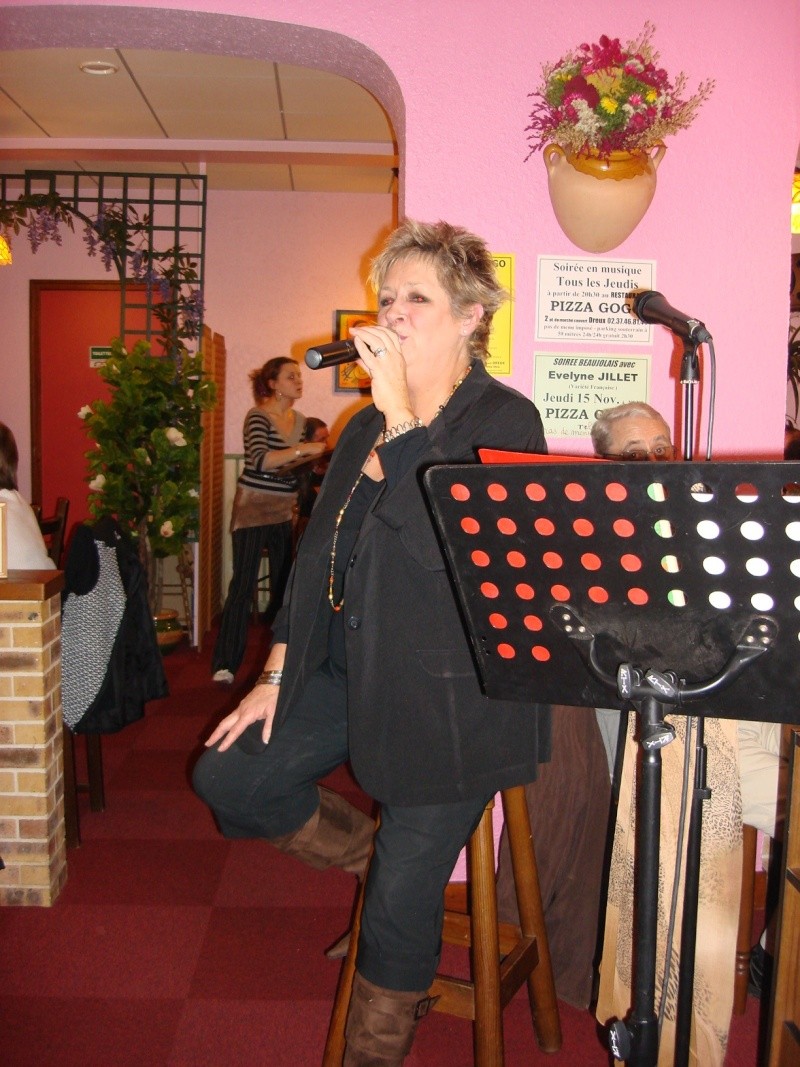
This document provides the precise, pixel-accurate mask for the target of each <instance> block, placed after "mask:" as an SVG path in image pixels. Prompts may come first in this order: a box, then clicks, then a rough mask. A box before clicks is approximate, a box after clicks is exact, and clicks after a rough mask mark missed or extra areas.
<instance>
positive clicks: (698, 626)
mask: <svg viewBox="0 0 800 1067" xmlns="http://www.w3.org/2000/svg"><path fill="white" fill-rule="evenodd" d="M537 458H538V457H535V456H531V461H532V462H531V464H530V465H517V464H512V465H497V466H483V467H482V466H479V465H476V464H470V465H459V466H441V467H434V468H431V469H429V470H428V471H426V473H425V475H424V485H425V488H426V491H427V494H428V497H429V500H430V503H431V507H432V511H433V515H434V518H435V521H436V524H437V526H438V528H439V531H440V533H441V537H442V541H443V547H444V552H445V556H446V559H447V561H448V563H449V566H450V570H451V576H452V578H453V582H454V585H455V588H456V591H457V594H458V599H459V601H460V604H461V608H462V611H463V615H464V619H465V623H466V629H467V632H468V635H469V638H470V641H471V644H472V648H473V652H474V655H475V660H476V664H477V668H478V672H479V675H480V678H481V681H482V684H483V688H484V691H485V692H486V694H487V695H488V696H489V697H491V698H496V699H512V700H535V701H541V702H550V703H559V704H561V703H563V704H578V705H585V706H588V707H596V706H609V705H613V706H615V707H619V708H628V707H630V706H631V705H633V707H634V709H635V710H636V713H637V716H638V719H639V726H640V729H639V734H640V738H641V740H640V744H641V745H642V749H643V760H642V768H641V784H640V787H639V789H638V791H637V838H636V855H637V859H636V873H635V888H634V895H635V902H636V903H635V912H636V923H635V930H634V939H633V945H634V982H633V1005H632V1010H631V1013H630V1015H629V1017H628V1019H627V1021H626V1022H623V1023H620V1024H618V1025H617V1027H616V1028H615V1029H613V1030H612V1034H611V1043H612V1051H613V1052H614V1053H615V1055H617V1056H618V1058H621V1057H623V1056H624V1057H625V1058H627V1059H628V1061H629V1062H630V1063H631V1064H635V1065H638V1067H642V1065H644V1067H651V1065H652V1067H654V1065H655V1064H656V1063H657V1059H658V1029H657V1019H656V1016H655V1011H654V1000H655V965H656V960H655V952H656V932H657V911H656V903H657V890H658V860H659V830H660V777H661V756H660V749H661V747H662V746H663V745H664V744H666V743H668V742H669V741H670V740H671V738H672V734H671V730H672V728H671V726H670V724H669V723H665V721H664V715H665V714H666V713H670V712H677V713H679V714H684V715H690V714H691V715H713V716H717V717H721V718H734V719H753V720H766V721H774V722H795V721H800V713H799V712H798V710H797V708H796V707H793V706H790V704H789V701H788V700H787V691H791V690H792V688H793V686H795V685H796V684H797V680H798V679H797V676H798V659H800V657H798V654H797V653H798V645H800V639H799V637H800V463H735V464H734V463H724V464H712V463H708V462H704V463H691V462H683V463H641V464H630V463H597V464H587V463H577V462H576V463H573V464H570V463H567V464H563V463H560V464H548V463H546V462H544V463H537V462H535V461H536V460H537ZM695 703H699V704H700V705H701V706H700V707H694V706H693V705H694V704H695ZM687 880H688V872H687ZM687 906H691V901H687ZM695 910H696V902H695ZM694 921H695V920H694V919H693V917H692V916H691V915H689V916H688V919H686V920H685V925H684V934H685V936H684V943H682V953H681V956H682V958H681V976H680V986H679V1018H678V1020H676V1027H678V1028H680V1029H681V1030H684V1031H685V1032H686V1034H687V1042H686V1049H687V1051H688V1029H689V1022H690V1014H691V1005H692V992H691V987H692V983H693V978H694V933H695V926H694ZM687 927H688V933H687ZM687 939H690V942H691V943H686V942H687ZM684 949H685V954H686V958H685V959H684ZM687 990H688V991H687ZM681 1002H682V1003H683V1012H682V1013H681V1010H680V1009H681ZM678 1048H679V1043H678V1042H676V1061H678V1062H680V1061H679V1060H678V1055H679V1054H678Z"/></svg>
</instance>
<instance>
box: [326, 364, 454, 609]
mask: <svg viewBox="0 0 800 1067" xmlns="http://www.w3.org/2000/svg"><path fill="white" fill-rule="evenodd" d="M471 370H472V364H471V363H470V364H469V366H468V367H467V369H466V370H465V371H464V373H463V374H462V375H461V377H460V378H459V379H458V380H457V381H456V383H455V385H454V386H453V388H452V389H451V390H450V393H449V395H448V396H447V399H446V400H445V401H444V403H442V404H440V405H439V408H438V410H437V412H436V414H435V415H434V416H433V418H434V419H435V418H437V417H438V416H439V415H441V413H442V412H443V411H444V409H445V408H446V407H447V405H448V404H449V403H450V400H451V399H452V397H453V393H454V392H455V391H456V389H458V387H459V386H460V385H461V384H462V383H463V381H464V379H465V378H466V376H467V375H468V374H469V372H470V371H471ZM431 422H433V419H431ZM373 451H374V450H373ZM371 455H372V452H370V456H371ZM368 458H369V457H368ZM363 477H364V468H363V467H362V468H361V470H360V471H359V472H358V477H357V478H356V480H355V481H354V482H353V486H352V488H351V490H350V492H349V493H348V494H347V496H346V498H345V501H344V503H343V504H342V506H341V507H340V508H339V510H338V512H337V513H336V522H335V524H334V527H333V541H332V543H331V555H330V569H329V571H328V603H329V604H330V606H331V608H332V609H333V610H334V611H341V610H342V607H343V606H344V594H342V598H341V600H340V601H339V603H338V604H337V603H336V600H335V599H334V596H333V587H334V583H335V580H336V545H337V543H338V541H339V528H340V526H341V525H342V519H343V518H344V513H345V512H346V511H347V509H348V507H349V505H350V501H351V500H352V499H353V494H354V493H355V491H356V489H358V487H359V485H360V484H361V479H362V478H363Z"/></svg>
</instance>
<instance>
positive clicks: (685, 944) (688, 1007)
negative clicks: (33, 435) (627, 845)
mask: <svg viewBox="0 0 800 1067" xmlns="http://www.w3.org/2000/svg"><path fill="white" fill-rule="evenodd" d="M698 347H699V344H698V342H697V341H695V340H693V339H688V340H684V342H683V358H682V360H681V377H680V382H681V386H682V389H683V459H684V461H688V460H691V459H692V457H693V454H694V437H695V427H694V420H695V407H694V390H695V389H696V387H697V385H698V383H699V381H700V369H699V360H698V357H697V349H698ZM689 722H690V720H687V736H688V727H689ZM707 759H708V755H707V750H706V746H705V719H704V717H703V715H702V714H700V715H698V716H697V717H696V733H695V762H694V781H693V786H692V803H691V815H690V818H689V836H688V841H687V845H686V873H685V880H684V888H683V916H682V920H681V951H680V966H679V971H678V999H677V1005H676V1011H675V1060H674V1062H675V1065H676V1067H683V1065H685V1064H687V1063H688V1062H689V1041H690V1036H691V1029H692V1003H693V999H694V972H695V956H696V942H697V910H698V896H699V890H700V846H701V838H702V828H703V801H704V800H706V799H708V798H709V797H710V796H711V791H710V790H709V789H708V787H707V782H706V767H707Z"/></svg>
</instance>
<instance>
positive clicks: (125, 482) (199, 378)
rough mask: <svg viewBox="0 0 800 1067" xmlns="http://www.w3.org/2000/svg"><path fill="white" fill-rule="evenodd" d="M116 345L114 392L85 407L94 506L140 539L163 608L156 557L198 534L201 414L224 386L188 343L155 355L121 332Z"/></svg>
mask: <svg viewBox="0 0 800 1067" xmlns="http://www.w3.org/2000/svg"><path fill="white" fill-rule="evenodd" d="M111 349H112V355H111V356H110V358H109V359H108V360H107V361H106V363H105V364H103V366H101V367H100V369H99V374H100V377H101V378H102V379H103V380H104V381H105V382H107V383H108V385H109V386H110V387H111V399H110V400H108V401H106V400H95V401H93V402H92V403H91V404H86V405H85V406H84V407H83V408H81V410H80V411H79V412H78V416H79V418H81V419H82V420H83V421H84V424H85V426H86V431H87V433H88V435H89V437H90V438H91V439H92V440H93V441H94V444H95V447H94V448H93V449H91V450H90V451H88V452H87V453H86V458H87V461H88V471H89V476H88V482H89V488H90V490H91V491H92V495H91V496H90V498H89V510H90V513H91V515H92V517H93V518H95V519H98V518H100V517H102V516H105V515H111V516H113V517H114V518H115V519H116V520H117V521H118V522H119V524H120V526H122V527H123V528H124V529H126V530H127V531H128V532H129V534H130V535H131V537H133V538H135V539H136V541H137V542H138V546H139V556H140V559H141V560H142V563H143V565H144V567H145V570H146V573H147V576H148V590H149V596H150V606H151V610H152V611H153V612H155V608H156V605H155V603H154V602H153V598H154V594H155V582H154V580H153V561H154V559H158V558H163V557H165V556H172V555H175V556H177V555H180V554H181V552H182V549H183V546H184V544H185V543H186V542H188V541H192V540H195V539H196V536H197V529H198V519H199V511H198V508H199V490H198V487H199V484H200V441H201V438H202V434H203V428H202V423H201V417H202V413H203V412H204V411H207V410H209V409H210V408H211V407H213V405H214V403H215V400H216V386H215V385H214V383H213V382H212V381H210V380H209V379H207V378H206V377H205V376H204V374H203V369H202V357H201V356H199V355H198V356H191V355H189V353H188V352H187V351H186V350H185V349H184V350H183V353H182V356H181V358H180V359H173V358H169V357H163V356H154V355H152V354H151V352H150V345H149V344H148V343H147V342H145V341H140V342H138V343H137V344H136V345H135V346H134V347H133V349H132V350H131V352H126V351H125V349H124V347H123V346H122V343H121V342H120V341H119V339H115V340H114V341H113V342H112V345H111Z"/></svg>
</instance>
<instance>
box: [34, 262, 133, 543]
mask: <svg viewBox="0 0 800 1067" xmlns="http://www.w3.org/2000/svg"><path fill="white" fill-rule="evenodd" d="M30 285H31V302H30V308H31V323H30V330H31V344H30V353H31V355H30V360H31V367H30V371H31V379H30V380H31V482H32V497H33V501H34V503H37V504H39V505H40V506H41V508H42V514H43V515H50V514H52V512H53V511H54V510H55V505H56V499H57V498H58V497H59V496H65V497H67V498H68V500H69V525H70V529H72V527H73V526H74V525H75V524H76V523H81V522H85V521H86V520H87V519H88V518H89V506H88V497H89V487H88V484H87V476H86V475H87V472H86V458H85V454H86V452H87V451H88V450H89V448H90V447H91V441H90V440H89V437H88V436H87V434H86V431H85V429H84V425H83V422H82V421H81V419H80V418H79V416H78V412H79V411H80V409H81V408H82V407H83V406H84V405H85V404H90V403H92V401H94V400H100V399H102V400H107V399H108V398H109V395H110V392H109V388H108V386H107V385H106V383H105V382H104V381H103V380H102V378H101V377H100V375H99V374H98V370H97V366H98V364H97V362H96V360H97V358H101V357H102V349H104V348H107V347H108V346H109V344H110V342H111V339H112V338H113V337H116V336H118V335H119V329H120V286H119V282H110V281H109V282H105V281H97V282H76V281H31V283H30ZM93 357H95V358H94V359H93Z"/></svg>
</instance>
